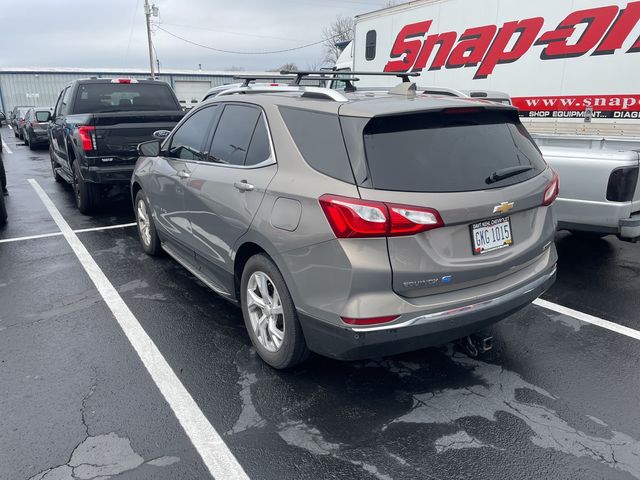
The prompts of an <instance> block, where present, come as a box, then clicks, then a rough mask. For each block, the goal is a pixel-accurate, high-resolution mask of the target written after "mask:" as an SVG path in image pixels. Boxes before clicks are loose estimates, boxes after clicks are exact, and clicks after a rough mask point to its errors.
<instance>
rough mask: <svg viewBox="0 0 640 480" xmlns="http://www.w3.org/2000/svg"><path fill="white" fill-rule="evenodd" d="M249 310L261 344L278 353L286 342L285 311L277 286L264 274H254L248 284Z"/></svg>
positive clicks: (254, 329)
mask: <svg viewBox="0 0 640 480" xmlns="http://www.w3.org/2000/svg"><path fill="white" fill-rule="evenodd" d="M247 310H248V312H249V319H250V320H251V326H252V327H253V331H254V333H255V335H256V338H257V339H258V341H259V342H260V344H261V345H262V346H263V347H264V348H265V349H266V350H268V351H269V352H277V351H278V350H280V347H282V342H283V341H284V335H285V326H284V311H283V309H282V301H281V299H280V294H279V293H278V289H277V288H276V286H275V284H274V283H273V281H272V280H271V278H269V276H268V275H267V274H266V273H264V272H260V271H257V272H254V273H253V274H252V275H251V277H250V278H249V282H248V283H247Z"/></svg>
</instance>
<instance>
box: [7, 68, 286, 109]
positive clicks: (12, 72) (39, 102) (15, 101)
mask: <svg viewBox="0 0 640 480" xmlns="http://www.w3.org/2000/svg"><path fill="white" fill-rule="evenodd" d="M254 73H255V74H259V75H274V73H273V72H270V73H268V72H229V71H222V72H218V71H203V70H173V71H169V72H162V73H160V74H159V76H158V79H159V80H161V81H164V82H167V83H169V84H170V85H171V86H172V87H173V89H174V90H175V92H176V95H177V96H178V99H179V100H180V103H181V104H182V105H184V106H185V107H187V108H188V107H191V106H193V105H195V104H196V103H198V102H199V101H200V100H201V99H202V97H203V96H204V94H205V93H206V92H207V90H209V89H210V88H211V87H215V86H218V85H225V84H228V83H234V80H233V77H234V75H238V74H244V75H247V74H254ZM275 76H277V74H275ZM89 77H98V78H101V77H106V78H117V77H128V78H138V79H143V78H149V72H148V70H144V69H118V68H100V69H88V68H24V67H21V68H8V67H0V111H3V112H9V111H11V110H12V109H13V107H15V106H18V105H20V106H22V105H25V106H31V105H32V106H37V107H51V106H54V105H55V103H56V101H57V99H58V95H59V93H60V91H61V90H62V88H63V87H64V86H65V85H66V84H67V83H69V82H71V81H72V80H76V79H79V78H89Z"/></svg>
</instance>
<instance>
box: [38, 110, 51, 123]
mask: <svg viewBox="0 0 640 480" xmlns="http://www.w3.org/2000/svg"><path fill="white" fill-rule="evenodd" d="M43 113H46V116H45V117H44V118H42V115H43ZM36 120H37V121H38V122H39V123H47V122H50V121H51V112H38V113H36Z"/></svg>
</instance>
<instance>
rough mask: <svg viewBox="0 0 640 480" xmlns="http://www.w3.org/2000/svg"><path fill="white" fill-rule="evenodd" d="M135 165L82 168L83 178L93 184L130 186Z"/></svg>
mask: <svg viewBox="0 0 640 480" xmlns="http://www.w3.org/2000/svg"><path fill="white" fill-rule="evenodd" d="M134 168H135V165H114V166H108V167H95V166H93V167H81V172H82V178H83V179H84V180H85V181H87V182H91V183H101V184H105V185H129V183H130V182H131V175H132V174H133V169H134Z"/></svg>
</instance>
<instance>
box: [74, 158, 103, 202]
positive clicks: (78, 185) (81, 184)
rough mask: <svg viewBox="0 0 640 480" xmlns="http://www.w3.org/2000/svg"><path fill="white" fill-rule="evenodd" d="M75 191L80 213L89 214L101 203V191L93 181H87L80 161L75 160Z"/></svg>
mask: <svg viewBox="0 0 640 480" xmlns="http://www.w3.org/2000/svg"><path fill="white" fill-rule="evenodd" d="M72 171H73V193H74V194H75V197H76V206H77V207H78V210H80V213H83V214H85V215H88V214H90V213H92V212H93V211H94V210H95V209H96V207H97V206H98V204H99V203H100V191H99V190H98V187H97V186H96V185H94V184H93V183H88V182H85V181H84V179H83V178H82V176H81V175H80V167H79V166H78V162H73V167H72Z"/></svg>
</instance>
